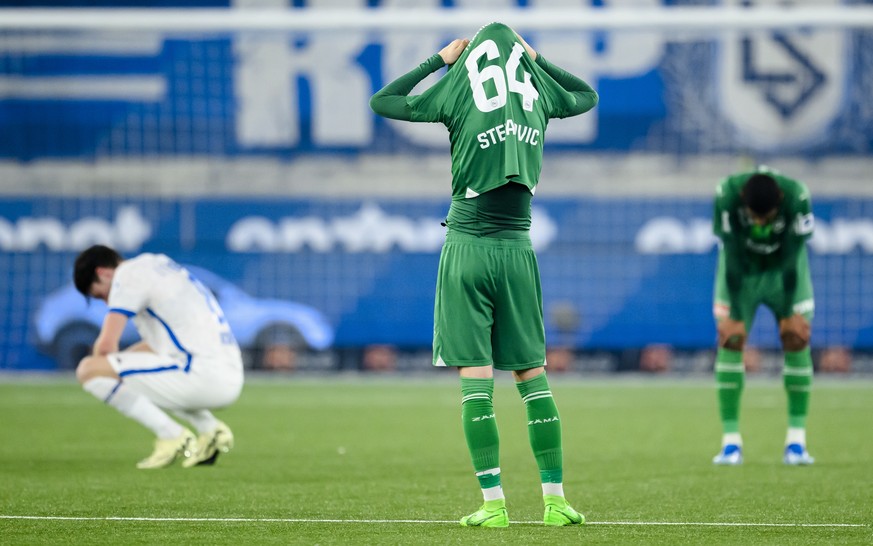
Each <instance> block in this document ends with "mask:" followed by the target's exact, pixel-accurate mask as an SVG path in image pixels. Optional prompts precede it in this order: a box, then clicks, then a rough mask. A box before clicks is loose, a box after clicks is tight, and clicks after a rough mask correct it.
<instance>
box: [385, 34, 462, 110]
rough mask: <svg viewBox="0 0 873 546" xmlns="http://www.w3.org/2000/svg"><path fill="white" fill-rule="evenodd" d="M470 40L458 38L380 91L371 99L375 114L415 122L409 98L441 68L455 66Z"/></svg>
mask: <svg viewBox="0 0 873 546" xmlns="http://www.w3.org/2000/svg"><path fill="white" fill-rule="evenodd" d="M469 43H470V40H467V39H465V38H458V39H456V40H453V41H452V42H451V43H450V44H448V45H447V46H446V47H444V48H443V49H441V50H440V51H439V53H436V54H434V55H432V56H431V57H429V58H428V59H427V60H426V61H424V62H423V63H421V64H420V65H418V66H417V67H415V68H414V69H412V70H410V71H409V72H407V73H406V74H404V75H402V76H400V77H399V78H397V79H396V80H394V81H393V82H391V83H389V84H388V85H386V86H385V87H383V88H382V89H380V90H379V91H378V92H377V93H376V94H375V95H373V96H372V97H371V98H370V108H371V109H372V110H373V112H375V113H377V114H379V115H380V116H384V117H386V118H390V119H399V120H403V121H413V119H412V108H411V107H410V106H409V102H408V101H407V97H408V96H409V93H410V92H411V91H412V89H413V88H414V87H415V86H416V85H418V83H419V82H421V80H423V79H425V78H426V77H428V76H430V75H431V74H433V73H434V72H436V71H437V70H439V69H440V68H442V67H444V66H446V65H451V64H454V63H455V61H457V60H458V57H460V55H461V53H463V51H464V48H466V47H467V44H469Z"/></svg>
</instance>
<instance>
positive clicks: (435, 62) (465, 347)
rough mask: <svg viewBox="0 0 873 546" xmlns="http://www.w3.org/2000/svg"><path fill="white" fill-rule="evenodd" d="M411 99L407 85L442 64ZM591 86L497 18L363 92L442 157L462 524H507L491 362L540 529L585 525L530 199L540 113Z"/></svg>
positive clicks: (439, 351)
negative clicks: (520, 415)
mask: <svg viewBox="0 0 873 546" xmlns="http://www.w3.org/2000/svg"><path fill="white" fill-rule="evenodd" d="M445 65H450V67H449V69H448V71H447V72H446V73H445V74H444V75H443V76H442V77H441V78H440V79H439V81H437V83H435V84H434V85H433V86H431V87H430V88H428V89H427V90H426V91H424V92H423V93H421V94H420V95H413V96H410V95H409V93H410V92H411V91H412V89H413V88H414V87H415V85H416V84H418V83H419V82H420V81H422V80H423V79H424V78H425V77H427V76H428V75H430V74H431V73H433V72H436V71H437V70H440V69H441V68H442V67H443V66H445ZM596 103H597V93H595V92H594V90H593V89H592V88H591V87H590V86H589V85H588V84H587V83H585V82H584V81H582V80H580V79H579V78H577V77H576V76H573V75H572V74H569V73H567V72H565V71H564V70H562V69H560V68H558V67H556V66H554V65H552V64H551V63H549V62H548V61H546V60H545V59H544V58H543V57H542V56H541V55H538V54H537V52H536V51H535V50H534V49H533V48H531V47H530V45H528V44H527V43H526V42H525V41H524V40H523V39H522V38H521V37H519V36H518V35H517V34H516V33H515V32H514V31H513V30H512V29H510V28H509V27H507V26H506V25H503V24H500V23H492V24H489V25H486V26H484V27H482V28H481V29H480V30H479V32H478V33H476V35H475V36H474V37H473V38H472V39H470V40H466V39H458V40H455V41H453V42H452V43H450V44H449V45H447V46H446V47H445V48H443V49H442V50H441V51H440V52H439V53H438V54H436V55H433V56H432V57H430V58H429V59H427V60H426V61H425V62H423V63H422V64H421V65H419V66H418V67H417V68H416V69H414V70H412V71H411V72H409V73H407V74H405V75H403V76H401V77H400V78H398V79H397V80H395V81H393V82H391V83H389V84H388V85H386V86H385V87H384V88H383V89H382V90H381V91H379V92H378V93H376V94H375V95H374V96H373V98H372V99H371V100H370V106H371V107H372V108H373V110H374V111H375V112H376V113H377V114H380V115H383V116H385V117H389V118H393V119H401V120H407V121H418V122H431V123H442V124H443V125H445V126H446V128H447V129H448V132H449V141H450V143H451V154H452V204H451V207H450V208H449V213H448V216H447V218H446V226H447V227H448V233H447V235H446V243H445V245H444V246H443V249H442V253H441V254H440V264H439V270H438V272H437V287H436V301H435V303H434V343H433V349H434V364H435V365H437V366H451V367H456V368H458V370H459V374H460V376H461V392H462V419H463V423H464V435H465V437H466V440H467V446H468V448H469V450H470V456H471V459H472V461H473V467H474V470H475V472H476V477H477V480H478V481H479V485H480V487H481V489H482V494H483V497H484V500H485V504H484V505H483V506H482V508H481V509H480V510H478V511H477V512H474V513H473V514H470V515H469V516H466V517H464V518H463V519H462V520H461V524H462V525H464V526H467V527H506V526H507V525H509V517H508V515H507V512H506V505H505V502H504V498H503V489H502V487H501V485H500V466H499V438H498V434H497V424H496V418H495V415H494V407H493V404H492V401H491V397H492V394H493V390H494V377H493V370H494V368H497V369H500V370H510V371H512V373H513V375H514V376H515V379H516V385H517V387H518V390H519V393H520V394H521V396H522V400H523V401H524V403H525V407H526V409H527V413H528V426H529V437H530V442H531V447H532V449H533V452H534V455H535V457H536V460H537V464H538V467H539V469H540V478H541V482H542V487H543V502H544V505H545V512H544V515H543V522H544V523H545V524H547V525H570V524H579V523H582V522H584V517H583V516H582V515H581V514H579V513H578V512H576V511H575V510H574V509H573V508H572V507H571V506H570V505H569V504H568V503H567V501H566V500H565V499H564V490H563V459H562V450H561V423H560V418H559V416H558V411H557V406H556V405H555V403H554V400H553V398H552V392H551V390H550V388H549V384H548V380H547V379H546V374H545V372H544V366H545V364H546V362H545V331H544V327H543V302H542V290H541V287H540V274H539V268H538V265H537V259H536V255H535V254H534V250H533V247H532V246H531V241H530V234H529V232H530V221H531V207H530V203H531V197H532V196H533V194H534V192H535V190H536V188H537V184H538V182H539V178H540V170H541V169H542V160H543V145H544V143H545V138H546V128H547V126H548V122H549V119H551V118H563V117H567V116H573V115H577V114H581V113H583V112H586V111H588V110H590V109H591V108H593V107H594V105H595V104H596Z"/></svg>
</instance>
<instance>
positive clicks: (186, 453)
mask: <svg viewBox="0 0 873 546" xmlns="http://www.w3.org/2000/svg"><path fill="white" fill-rule="evenodd" d="M196 449H197V439H196V438H195V437H194V434H192V433H191V431H190V430H188V429H187V428H186V429H185V430H183V431H182V434H180V435H179V437H178V438H171V439H169V440H160V439H159V440H155V450H154V451H153V452H152V454H151V455H149V456H148V457H146V458H145V459H143V460H141V461H140V462H138V463H136V467H137V468H142V469H152V468H164V467H167V466H170V465H171V464H173V461H175V460H176V459H180V458H181V459H187V458H188V457H191V456H192V455H193V454H194V452H195V450H196Z"/></svg>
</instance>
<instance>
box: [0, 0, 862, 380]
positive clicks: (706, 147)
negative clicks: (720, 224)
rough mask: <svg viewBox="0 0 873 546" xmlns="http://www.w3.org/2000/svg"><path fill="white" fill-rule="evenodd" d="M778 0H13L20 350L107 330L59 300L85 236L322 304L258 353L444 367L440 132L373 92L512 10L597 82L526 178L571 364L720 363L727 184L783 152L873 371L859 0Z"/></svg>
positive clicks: (764, 341) (267, 297)
mask: <svg viewBox="0 0 873 546" xmlns="http://www.w3.org/2000/svg"><path fill="white" fill-rule="evenodd" d="M784 4H785V3H784V2H778V3H777V2H755V3H754V6H755V7H756V8H767V9H772V10H773V11H772V12H770V17H769V18H768V17H752V16H750V15H742V16H740V17H734V18H730V17H727V16H726V15H725V13H727V12H721V14H720V15H719V12H718V11H713V10H718V9H722V8H731V7H741V6H746V5H749V2H731V1H726V2H721V3H713V2H709V1H701V2H696V1H689V2H681V1H675V2H674V1H666V2H661V1H659V0H629V1H617V0H614V1H609V2H607V1H600V0H592V1H591V2H583V1H579V0H549V1H548V2H545V1H539V2H538V1H535V0H502V1H498V0H491V1H484V0H483V1H462V0H442V1H440V0H431V1H426V0H420V1H417V0H395V1H391V0H382V1H378V0H368V1H367V0H359V1H351V0H349V1H341V0H322V1H318V0H309V1H302V0H293V1H289V0H128V1H124V0H121V1H119V0H112V1H109V0H105V1H104V0H88V1H85V0H81V1H78V2H77V1H70V0H54V1H51V0H48V1H28V2H24V1H21V2H16V1H3V2H0V6H3V7H4V8H5V9H4V10H3V11H0V278H2V279H4V282H3V284H2V286H0V370H2V371H10V370H52V369H57V368H64V367H69V366H70V363H71V362H75V358H76V355H77V354H79V353H80V352H81V351H82V350H84V348H85V347H87V346H88V345H89V344H90V343H91V342H92V341H93V336H94V335H95V333H96V330H94V324H93V322H88V321H87V320H85V319H84V318H82V317H81V316H78V315H76V312H77V311H75V310H74V309H69V308H66V307H64V305H66V304H64V305H61V304H60V303H54V304H51V305H45V304H46V299H47V297H48V296H49V295H56V294H57V291H58V290H62V289H63V288H64V286H65V285H67V284H69V280H70V267H71V264H72V260H73V258H74V257H75V255H76V253H77V251H79V250H80V249H82V248H84V247H86V246H88V245H90V244H93V243H95V242H102V243H106V244H110V245H113V246H115V247H116V248H118V249H119V250H121V251H122V253H124V254H126V255H134V254H137V253H140V252H164V253H167V254H169V255H171V256H173V257H174V258H176V259H177V260H178V261H180V262H182V263H186V264H192V265H196V266H199V267H202V268H204V269H207V270H209V271H211V272H212V273H215V274H216V275H218V276H220V277H222V278H224V279H225V280H226V281H229V283H231V284H232V285H235V286H236V287H238V288H239V289H241V291H242V292H243V293H245V294H248V295H249V296H251V297H252V298H254V299H255V300H256V302H255V303H256V305H261V304H263V305H269V304H270V303H275V301H274V300H281V301H286V302H295V303H299V304H303V305H305V306H308V307H311V308H314V309H316V310H318V311H319V312H320V313H322V314H323V316H324V317H325V318H326V320H327V323H328V324H329V327H330V332H329V333H328V334H326V335H328V336H329V337H330V338H331V339H332V343H331V344H330V346H329V348H327V349H322V348H321V347H315V346H313V347H309V348H307V346H306V342H305V338H306V336H305V335H303V332H300V331H299V327H298V328H297V329H295V327H294V326H293V324H292V325H287V324H286V325H285V326H281V325H280V322H281V321H282V320H283V319H281V317H278V316H275V317H274V318H270V317H271V316H272V315H269V313H266V314H265V315H264V317H261V319H259V321H260V322H259V323H258V324H259V326H258V328H259V329H258V330H257V331H255V332H253V334H252V337H251V343H250V345H249V347H248V348H249V364H250V365H251V366H253V367H262V368H274V369H285V370H298V371H306V370H318V371H323V370H357V369H369V370H374V371H376V370H394V369H399V370H420V369H427V367H428V366H429V360H430V341H431V332H432V299H433V291H434V283H435V277H436V266H437V261H438V252H439V249H440V245H441V240H442V237H443V233H444V231H443V229H444V228H442V227H441V226H440V220H441V218H442V217H443V216H444V215H445V213H446V211H447V209H448V204H449V199H448V196H449V187H450V180H449V156H448V141H447V138H446V135H445V130H444V128H442V127H441V126H419V125H414V124H402V123H394V122H391V121H387V120H384V119H379V118H377V117H376V116H374V115H373V114H372V112H371V111H370V110H369V108H368V105H367V102H368V99H369V97H370V95H371V94H372V93H373V92H375V91H376V90H377V89H379V88H380V87H381V86H382V85H383V84H385V83H386V82H388V81H391V80H392V79H394V78H395V77H397V76H399V75H400V74H403V73H405V72H406V71H407V70H409V69H410V68H412V67H413V66H415V65H416V64H417V63H419V62H421V61H422V60H424V59H425V58H427V57H428V56H430V55H431V54H433V53H434V52H436V51H438V50H439V49H440V48H441V47H442V46H443V45H444V44H445V43H447V42H448V41H449V40H451V39H453V38H455V37H458V36H470V35H472V33H473V32H475V30H476V29H477V28H478V26H480V25H481V24H484V23H487V22H489V21H491V20H503V21H504V22H507V23H509V24H511V25H513V26H514V27H515V28H516V29H517V30H518V31H519V32H521V33H522V34H523V35H524V36H525V37H526V38H527V39H528V40H529V41H530V42H531V44H532V45H533V46H534V47H536V48H537V49H539V50H540V51H541V52H542V54H543V55H545V56H546V57H547V58H549V59H550V60H552V61H553V62H555V63H557V64H558V65H560V66H562V67H565V68H566V69H568V70H569V71H571V72H573V73H575V74H577V75H580V76H581V77H583V78H584V79H585V80H586V81H588V82H589V83H591V84H592V85H593V86H594V87H595V88H596V89H597V90H598V92H599V93H600V95H601V102H600V105H599V106H598V107H597V108H596V109H595V110H594V111H593V112H591V113H589V114H587V115H585V116H582V117H580V118H577V119H572V120H565V121H561V122H555V123H554V124H553V125H552V126H550V129H549V133H548V143H547V146H546V147H547V155H546V159H545V168H544V172H543V176H542V179H541V185H540V189H539V191H538V193H537V197H536V199H535V200H534V206H535V214H534V234H533V235H534V239H535V242H536V245H537V247H538V249H539V256H540V266H541V270H542V276H543V286H544V291H545V294H544V297H545V313H546V323H547V338H548V340H549V345H550V356H549V361H550V363H551V365H552V366H553V369H555V370H557V369H561V368H563V369H568V370H570V371H582V372H590V371H596V372H612V371H624V370H643V371H648V372H667V371H672V372H674V373H705V372H708V371H709V370H711V368H712V345H713V343H714V325H713V321H712V318H711V298H712V283H713V281H712V278H713V273H714V266H715V241H714V239H713V238H712V236H711V235H710V216H711V202H712V193H713V191H714V188H715V186H716V184H717V182H718V181H719V180H720V179H721V178H722V177H723V176H725V175H727V174H729V173H731V172H733V171H736V170H739V169H746V168H750V167H752V166H753V165H755V164H758V163H765V164H767V165H770V166H771V167H774V168H777V169H779V170H781V171H783V172H784V173H785V174H787V175H789V176H792V177H794V178H797V179H798V180H801V181H803V182H805V183H806V184H807V185H808V186H809V188H810V190H811V192H812V196H813V203H814V211H815V213H816V215H817V220H818V223H817V227H816V234H815V238H814V239H813V241H812V243H811V245H810V246H811V263H812V269H813V277H814V282H815V290H816V304H817V313H816V318H815V321H814V337H813V345H814V349H815V357H816V366H817V367H818V369H819V371H833V372H842V373H846V372H851V373H858V374H873V356H871V354H873V282H871V281H873V180H871V177H873V175H871V173H873V156H871V153H873V100H871V98H870V97H873V70H871V67H873V22H871V21H870V20H869V19H865V18H864V17H861V16H859V14H862V15H864V16H865V17H869V11H863V12H861V11H855V12H853V11H852V10H853V9H854V8H865V7H868V6H867V5H868V4H869V3H867V2H851V3H845V4H844V3H841V2H832V1H829V0H815V1H813V0H809V1H805V2H795V3H794V4H795V6H794V7H795V8H802V9H806V10H807V12H806V13H813V14H814V15H815V16H814V18H813V19H814V21H816V24H811V21H810V20H809V19H807V20H804V21H801V22H800V23H797V22H795V21H794V20H793V19H791V18H790V17H787V16H786V14H789V15H790V14H791V13H804V12H803V11H800V10H798V11H795V12H792V11H791V9H790V8H788V11H784V10H782V7H781V6H783V5H784ZM25 8H53V10H54V9H65V10H67V11H62V12H56V11H41V12H35V11H31V10H30V9H25ZM80 8H89V11H80ZM119 8H136V9H137V10H141V11H136V12H129V11H125V10H124V9H119ZM194 8H196V9H194ZM583 8H593V10H592V9H583ZM667 8H670V9H667ZM677 8H687V9H697V10H700V11H699V12H698V13H699V18H698V19H697V21H698V24H696V25H695V24H691V25H688V24H683V23H682V21H683V20H684V19H682V18H680V17H677V18H674V19H671V18H670V17H671V13H672V14H674V15H675V14H676V13H680V12H679V11H678V10H677ZM707 8H711V9H709V10H708V11H707ZM228 9H230V10H231V11H228ZM289 9H291V11H284V10H289ZM435 9H439V10H440V11H439V13H437V12H435V11H431V10H435ZM70 10H72V11H70ZM277 10H283V11H277ZM443 10H446V11H443ZM671 10H672V11H671ZM447 13H448V18H446V17H445V15H446V14H447ZM734 14H735V13H734ZM774 14H775V16H774ZM598 17H600V18H598ZM707 21H708V22H707ZM719 21H720V23H719ZM356 24H357V26H355V25H356ZM719 25H721V26H720V27H719ZM49 301H50V302H52V301H56V300H49ZM57 301H60V300H57ZM265 302H266V303H265ZM70 305H72V304H70ZM67 318H69V320H67ZM62 319H63V320H62ZM49 322H51V323H52V325H50V326H49V325H47V323H49ZM249 323H252V321H249ZM776 342H777V335H776V332H775V329H774V324H773V320H772V319H771V317H769V316H767V315H765V314H763V312H762V314H761V315H759V320H758V321H757V325H756V327H755V329H754V331H753V332H752V335H751V345H752V346H753V348H752V350H750V351H749V354H748V359H747V365H748V366H749V367H750V368H752V369H761V370H762V372H763V373H767V372H768V371H773V370H775V369H776V368H777V366H778V364H779V363H778V358H777V356H776V352H775V349H776ZM71 355H72V356H71Z"/></svg>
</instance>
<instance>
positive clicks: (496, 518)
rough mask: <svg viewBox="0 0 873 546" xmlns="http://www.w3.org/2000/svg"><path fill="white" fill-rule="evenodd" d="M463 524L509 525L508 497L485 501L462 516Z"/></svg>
mask: <svg viewBox="0 0 873 546" xmlns="http://www.w3.org/2000/svg"><path fill="white" fill-rule="evenodd" d="M571 510H572V509H571ZM574 513H575V512H574ZM461 525H463V526H464V527H509V515H508V514H507V513H506V499H497V500H493V501H485V504H483V505H482V508H480V509H479V510H477V511H475V512H473V513H472V514H470V515H469V516H465V517H463V518H461Z"/></svg>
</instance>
